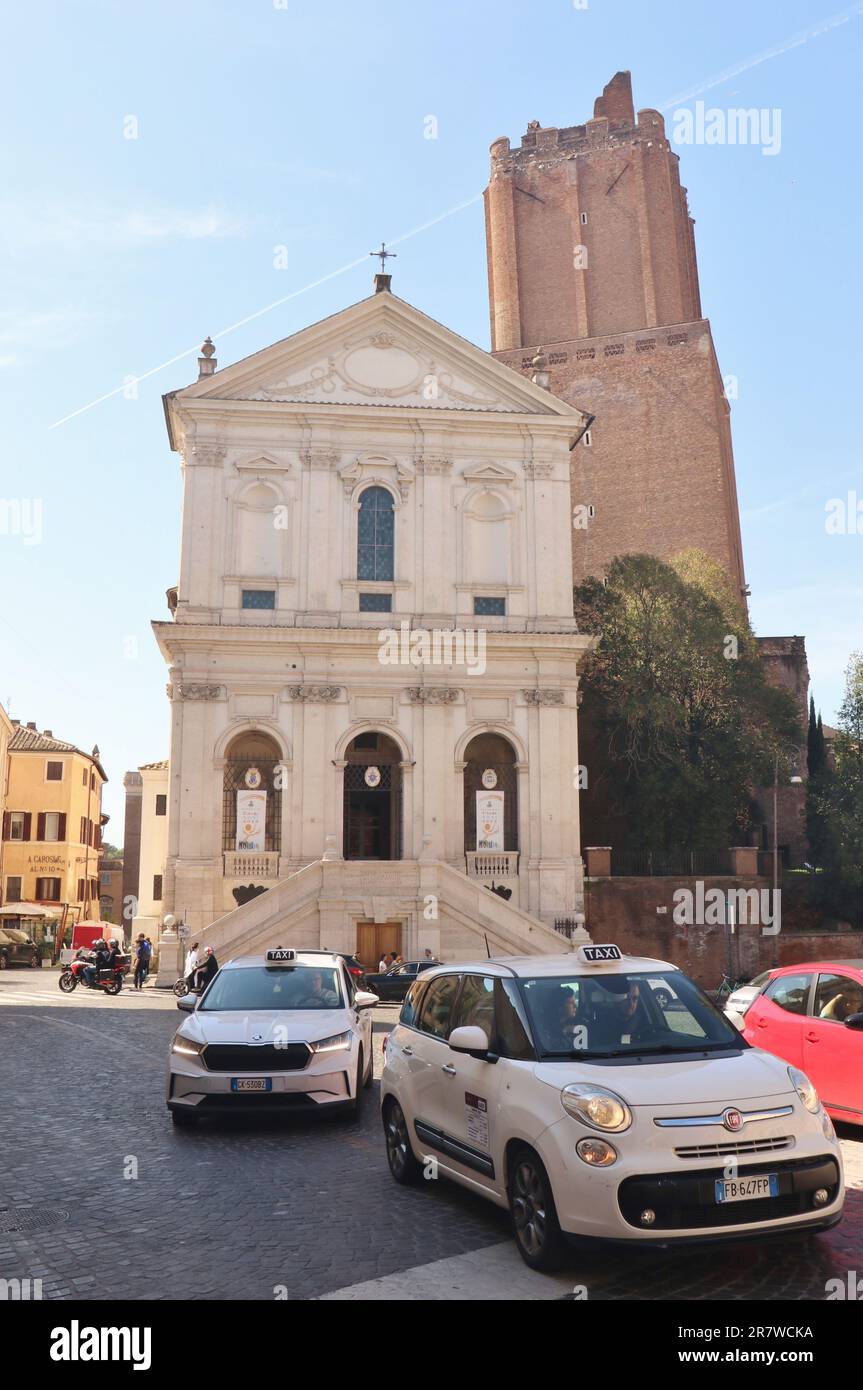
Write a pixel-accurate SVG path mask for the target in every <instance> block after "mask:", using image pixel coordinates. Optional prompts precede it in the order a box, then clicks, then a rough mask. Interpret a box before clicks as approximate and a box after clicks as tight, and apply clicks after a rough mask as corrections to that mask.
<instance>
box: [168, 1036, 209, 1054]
mask: <svg viewBox="0 0 863 1390" xmlns="http://www.w3.org/2000/svg"><path fill="white" fill-rule="evenodd" d="M205 1047H206V1043H196V1042H192V1040H191V1038H184V1037H182V1035H181V1034H180V1033H178V1034H177V1036H176V1037H175V1038H174V1041H173V1042H172V1043H171V1051H172V1052H173V1053H174V1054H175V1055H176V1056H179V1057H200V1055H201V1053H202V1052H203V1050H204V1048H205Z"/></svg>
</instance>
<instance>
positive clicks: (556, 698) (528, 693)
mask: <svg viewBox="0 0 863 1390" xmlns="http://www.w3.org/2000/svg"><path fill="white" fill-rule="evenodd" d="M521 693H522V695H523V696H524V698H525V700H526V701H527V703H528V704H529V705H562V704H563V691H562V690H523V691H522V692H521Z"/></svg>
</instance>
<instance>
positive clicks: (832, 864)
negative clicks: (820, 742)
mask: <svg viewBox="0 0 863 1390" xmlns="http://www.w3.org/2000/svg"><path fill="white" fill-rule="evenodd" d="M833 761H834V766H833V767H832V768H831V767H829V766H827V765H826V763H825V766H824V767H823V768H822V770H821V772H820V774H819V777H818V780H817V783H816V785H815V787H814V788H813V791H812V794H811V797H810V800H811V802H812V813H813V817H814V818H816V819H817V822H818V825H819V826H820V828H821V832H822V833H821V843H820V844H819V846H818V848H819V857H818V859H817V861H816V862H818V863H820V864H823V865H824V867H825V868H827V869H828V870H829V871H830V872H831V873H832V874H833V875H835V877H836V878H837V879H838V880H839V881H841V882H842V883H843V884H844V885H846V886H847V887H849V888H853V889H854V890H855V891H856V892H858V893H859V892H861V891H863V652H854V653H853V654H852V656H851V659H850V661H849V662H848V667H847V670H846V674H845V694H844V698H843V700H842V704H841V706H840V709H839V717H838V723H837V731H836V738H835V740H834V743H833Z"/></svg>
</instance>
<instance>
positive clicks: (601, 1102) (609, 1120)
mask: <svg viewBox="0 0 863 1390" xmlns="http://www.w3.org/2000/svg"><path fill="white" fill-rule="evenodd" d="M560 1099H561V1104H562V1105H563V1108H564V1110H565V1111H566V1113H567V1115H572V1116H573V1118H574V1119H576V1120H581V1121H582V1123H583V1124H586V1125H590V1126H591V1127H592V1128H593V1129H607V1130H612V1131H613V1132H614V1133H615V1134H618V1133H620V1131H621V1130H624V1129H629V1126H630V1125H631V1124H632V1112H631V1110H630V1109H629V1106H628V1105H627V1104H626V1101H624V1100H621V1098H620V1096H617V1095H615V1093H614V1091H607V1090H606V1089H605V1087H604V1086H593V1085H591V1084H590V1083H589V1082H583V1081H578V1082H576V1083H575V1084H574V1085H572V1086H564V1088H563V1090H562V1091H561V1093H560Z"/></svg>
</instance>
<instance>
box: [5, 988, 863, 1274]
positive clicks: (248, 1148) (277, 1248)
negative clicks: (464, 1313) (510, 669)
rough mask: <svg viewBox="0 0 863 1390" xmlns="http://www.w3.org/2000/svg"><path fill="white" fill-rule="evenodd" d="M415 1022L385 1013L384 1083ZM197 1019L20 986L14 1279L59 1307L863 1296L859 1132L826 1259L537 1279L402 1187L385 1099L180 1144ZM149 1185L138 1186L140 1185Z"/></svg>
mask: <svg viewBox="0 0 863 1390" xmlns="http://www.w3.org/2000/svg"><path fill="white" fill-rule="evenodd" d="M395 1017H396V1008H395V1006H392V1005H381V1006H380V1007H379V1008H378V1009H377V1010H376V1011H375V1020H374V1028H375V1040H376V1056H375V1071H376V1075H379V1073H380V1069H381V1051H380V1048H381V1040H382V1037H383V1035H384V1034H385V1033H386V1032H388V1031H389V1029H390V1027H391V1026H392V1024H393V1022H394V1021H395ZM179 1019H180V1015H179V1014H178V1012H177V1010H176V1007H175V1001H174V999H173V998H172V997H171V996H169V995H166V994H165V993H164V992H162V991H160V992H158V993H157V992H156V991H155V990H153V989H147V990H145V991H144V993H143V994H138V995H136V994H134V993H133V992H132V991H131V990H129V991H124V993H123V994H122V995H121V996H120V998H119V999H117V1000H109V999H107V998H96V997H94V996H93V995H91V994H89V993H80V992H79V993H78V994H75V995H74V996H72V997H71V998H65V997H64V996H62V995H61V994H60V993H59V991H58V989H57V983H56V974H55V973H54V972H49V971H43V972H41V973H36V972H34V971H25V970H8V971H6V972H4V973H3V975H2V976H0V1098H2V1133H0V1278H5V1279H26V1278H31V1279H41V1280H42V1290H43V1297H45V1298H91V1299H99V1298H122V1299H126V1298H128V1299H158V1298H175V1297H176V1298H184V1299H187V1298H198V1299H206V1298H228V1297H231V1298H243V1299H272V1298H273V1297H274V1290H275V1289H276V1288H279V1287H281V1288H283V1289H284V1290H285V1291H286V1294H287V1297H289V1298H291V1299H296V1298H319V1297H325V1296H329V1297H338V1298H354V1297H370V1298H388V1299H392V1298H439V1299H446V1298H456V1297H458V1298H499V1299H505V1298H513V1297H516V1298H529V1299H541V1298H559V1297H561V1296H563V1295H565V1294H566V1292H567V1291H568V1290H569V1289H571V1288H572V1287H573V1286H574V1285H583V1286H584V1287H585V1288H586V1289H587V1293H588V1297H589V1298H592V1299H619V1298H650V1299H665V1298H690V1299H716V1298H729V1299H740V1300H749V1299H785V1298H792V1299H808V1298H812V1299H823V1298H824V1297H825V1283H826V1281H827V1279H829V1278H832V1277H836V1276H839V1277H841V1278H842V1279H845V1278H846V1276H847V1273H848V1271H849V1270H854V1271H856V1273H857V1275H858V1276H860V1277H863V1132H861V1131H859V1130H858V1131H854V1130H846V1131H844V1133H843V1151H844V1155H845V1163H846V1177H847V1181H848V1186H849V1193H848V1203H847V1207H846V1216H845V1220H844V1221H843V1223H842V1224H841V1225H840V1226H839V1227H837V1228H836V1229H835V1230H833V1231H831V1232H828V1233H827V1234H825V1235H822V1236H819V1237H817V1238H816V1239H815V1240H809V1241H793V1240H789V1241H782V1242H766V1243H763V1244H760V1245H759V1244H757V1243H753V1244H751V1245H741V1246H735V1247H730V1248H729V1247H724V1248H723V1247H720V1248H718V1249H712V1250H710V1251H699V1252H693V1251H691V1250H687V1251H685V1252H684V1251H676V1252H673V1253H672V1254H669V1255H650V1254H646V1253H642V1252H635V1253H633V1254H629V1253H628V1252H627V1253H620V1252H615V1253H613V1254H608V1255H593V1254H591V1255H589V1256H587V1255H583V1254H574V1255H573V1259H572V1264H571V1266H570V1267H569V1268H568V1269H567V1270H566V1271H565V1272H564V1273H563V1274H561V1275H559V1276H556V1277H555V1278H553V1279H552V1278H546V1277H544V1276H540V1275H535V1274H533V1273H531V1271H529V1270H527V1269H526V1267H525V1266H524V1264H523V1263H522V1261H521V1260H520V1259H519V1257H518V1255H517V1254H516V1252H515V1250H514V1248H513V1246H512V1243H511V1241H510V1239H509V1232H508V1218H507V1216H506V1213H504V1212H501V1211H498V1210H497V1209H496V1208H495V1207H492V1206H491V1205H490V1204H488V1203H486V1202H484V1201H482V1200H480V1199H478V1198H475V1197H473V1196H471V1195H470V1194H468V1193H466V1192H463V1191H462V1190H461V1189H459V1188H458V1187H456V1186H455V1185H453V1184H450V1183H446V1182H441V1183H440V1185H439V1186H437V1187H436V1189H435V1191H434V1192H433V1193H432V1192H429V1191H427V1190H412V1189H408V1188H400V1187H398V1186H396V1184H395V1183H393V1181H392V1179H391V1178H390V1176H389V1172H388V1169H387V1164H386V1158H385V1154H384V1149H383V1143H382V1139H381V1130H380V1120H379V1116H378V1112H377V1084H376V1085H375V1087H374V1089H373V1090H372V1091H370V1092H367V1093H366V1095H367V1101H368V1103H367V1105H366V1107H365V1113H364V1114H363V1116H362V1118H361V1119H360V1120H359V1121H358V1122H355V1121H351V1120H344V1119H341V1118H336V1117H327V1118H326V1119H325V1120H322V1119H321V1118H320V1117H318V1118H315V1117H305V1116H295V1117H291V1118H289V1119H285V1120H275V1119H272V1120H271V1119H270V1118H269V1117H268V1118H267V1119H266V1120H265V1121H260V1122H258V1121H254V1122H250V1121H248V1120H245V1121H241V1122H232V1121H228V1120H225V1121H219V1122H217V1123H215V1124H208V1125H207V1126H205V1127H203V1128H202V1129H197V1130H193V1131H188V1132H187V1131H180V1130H175V1129H174V1128H173V1127H172V1125H171V1123H170V1120H169V1117H168V1113H167V1110H166V1108H165V1104H164V1099H163V1082H164V1066H165V1057H166V1053H167V1047H168V1041H169V1039H170V1037H171V1034H172V1033H173V1031H174V1029H175V1027H176V1026H177V1023H178V1021H179ZM133 1169H134V1170H135V1171H137V1177H135V1178H130V1177H128V1176H127V1174H128V1173H129V1172H130V1171H132V1170H133Z"/></svg>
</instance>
